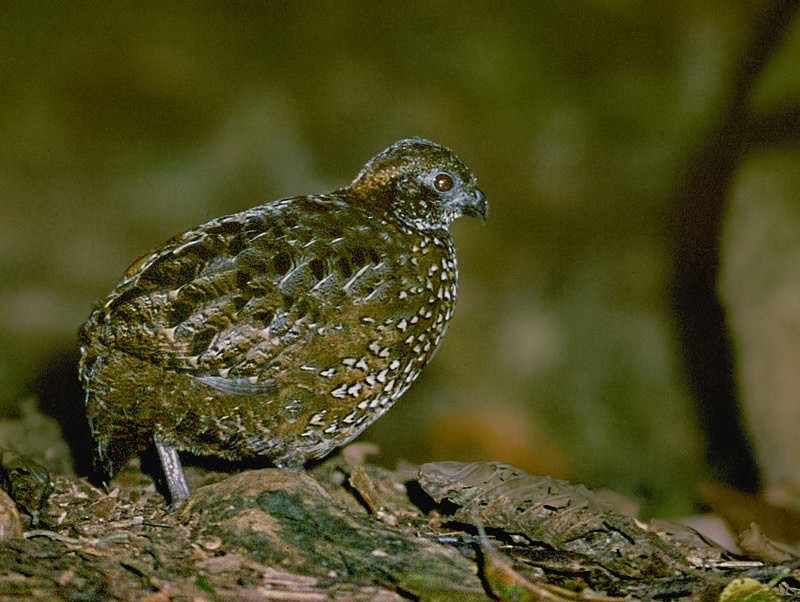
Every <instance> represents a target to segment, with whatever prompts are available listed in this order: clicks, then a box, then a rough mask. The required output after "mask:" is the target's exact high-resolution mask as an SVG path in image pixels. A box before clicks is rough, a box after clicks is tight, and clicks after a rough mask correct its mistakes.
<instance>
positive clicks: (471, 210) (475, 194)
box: [453, 188, 489, 222]
mask: <svg viewBox="0 0 800 602" xmlns="http://www.w3.org/2000/svg"><path fill="white" fill-rule="evenodd" d="M453 205H454V206H456V207H458V208H459V209H460V210H461V215H470V216H472V217H479V218H481V221H484V222H485V221H486V218H487V217H489V203H488V202H487V201H486V196H485V195H484V194H483V193H482V192H481V191H480V190H478V189H477V188H475V189H473V190H471V191H469V192H463V193H461V194H460V195H459V196H458V198H456V199H455V200H454V201H453Z"/></svg>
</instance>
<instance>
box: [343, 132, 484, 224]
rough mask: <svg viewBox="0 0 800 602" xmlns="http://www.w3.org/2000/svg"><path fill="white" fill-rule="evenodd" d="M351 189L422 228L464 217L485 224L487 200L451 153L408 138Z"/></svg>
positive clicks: (371, 163) (370, 164) (371, 164)
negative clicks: (476, 218) (476, 219)
mask: <svg viewBox="0 0 800 602" xmlns="http://www.w3.org/2000/svg"><path fill="white" fill-rule="evenodd" d="M348 188H349V189H350V190H351V191H352V192H354V193H356V194H357V195H358V197H359V198H361V199H363V200H362V202H364V203H368V204H370V205H373V206H375V208H376V209H382V210H384V211H387V212H390V213H392V214H393V215H395V216H396V217H398V218H400V219H401V220H402V221H404V222H406V223H407V224H409V225H413V226H414V227H416V228H422V229H436V228H443V227H447V226H448V225H449V224H450V222H452V221H453V220H454V219H456V218H458V217H461V216H462V215H471V216H474V217H480V218H481V219H483V220H485V219H486V217H487V215H488V213H489V205H488V203H487V202H486V197H485V196H484V195H483V193H482V192H481V191H480V189H478V185H477V182H476V181H475V176H474V175H472V172H471V171H470V170H469V168H467V166H466V165H464V163H463V162H462V161H461V159H459V158H458V157H457V156H456V155H455V154H454V153H453V151H451V150H450V149H448V148H445V147H443V146H440V145H438V144H436V143H434V142H431V141H430V140H425V139H423V138H408V139H406V140H400V141H399V142H395V143H394V144H393V145H392V146H390V147H389V148H387V149H386V150H385V151H383V152H382V153H380V154H379V155H377V156H375V157H374V158H373V159H371V160H370V161H369V162H368V163H367V164H366V165H365V166H364V168H363V169H362V170H361V172H360V173H359V174H358V176H357V177H356V179H355V180H353V182H352V184H350V186H348Z"/></svg>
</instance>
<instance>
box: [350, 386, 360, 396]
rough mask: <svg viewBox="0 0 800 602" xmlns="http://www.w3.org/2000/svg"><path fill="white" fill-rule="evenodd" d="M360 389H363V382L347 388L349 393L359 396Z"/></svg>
mask: <svg viewBox="0 0 800 602" xmlns="http://www.w3.org/2000/svg"><path fill="white" fill-rule="evenodd" d="M359 391H361V383H356V384H354V385H353V386H352V387H350V388H348V389H347V394H348V395H350V396H352V397H358V393H359Z"/></svg>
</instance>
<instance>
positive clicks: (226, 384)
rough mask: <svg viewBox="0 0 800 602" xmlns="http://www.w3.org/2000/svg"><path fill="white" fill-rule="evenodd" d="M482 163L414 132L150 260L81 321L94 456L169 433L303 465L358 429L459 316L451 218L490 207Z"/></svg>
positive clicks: (169, 441)
mask: <svg viewBox="0 0 800 602" xmlns="http://www.w3.org/2000/svg"><path fill="white" fill-rule="evenodd" d="M487 213H488V205H487V202H486V198H485V196H484V195H483V193H482V192H481V191H480V190H479V189H478V187H477V184H476V181H475V176H474V175H473V174H472V173H471V172H470V170H469V169H468V168H467V167H466V166H465V165H464V163H462V162H461V160H460V159H459V158H458V157H456V155H455V154H454V153H453V152H452V151H451V150H449V149H447V148H445V147H443V146H440V145H438V144H435V143H433V142H430V141H428V140H424V139H421V138H410V139H406V140H401V141H399V142H396V143H395V144H393V145H391V146H390V147H389V148H387V149H386V150H385V151H383V152H381V153H380V154H378V155H377V156H375V157H374V158H373V159H371V160H370V161H369V162H368V163H367V164H366V165H365V166H364V167H363V169H362V170H361V171H360V173H359V174H358V175H357V176H356V178H355V180H353V182H352V183H350V184H348V185H347V186H344V187H343V188H340V189H338V190H335V191H333V192H330V193H328V194H322V195H309V196H298V197H292V198H286V199H280V200H276V201H272V202H269V203H266V204H263V205H259V206H257V207H254V208H252V209H248V210H245V211H242V212H240V213H235V214H233V215H228V216H225V217H221V218H218V219H214V220H212V221H210V222H208V223H205V224H203V225H201V226H198V227H197V228H194V229H192V230H189V231H187V232H184V233H183V234H180V235H178V236H175V237H174V238H172V239H170V240H169V241H167V242H166V243H165V244H164V245H163V246H162V247H160V248H158V249H156V250H154V251H152V252H151V253H148V254H147V255H145V256H144V257H142V258H140V259H139V260H138V261H136V262H135V263H134V264H133V265H132V266H131V267H130V268H128V270H127V271H126V272H125V274H124V277H123V279H122V281H121V282H120V283H119V285H117V287H116V288H115V289H114V291H113V292H112V293H111V294H110V295H109V296H108V297H106V298H105V299H104V300H102V301H100V302H99V303H98V304H97V305H96V306H95V308H94V310H93V312H92V314H91V315H90V317H89V319H88V321H87V322H86V324H84V325H83V327H82V328H81V330H80V333H79V338H80V350H81V359H80V366H79V372H80V378H81V381H82V383H83V387H84V390H85V394H86V398H85V402H86V414H87V419H88V421H89V426H90V428H91V432H92V435H93V437H94V441H95V460H96V464H97V467H98V469H99V471H100V472H101V474H103V475H104V476H105V477H106V478H110V477H111V476H112V475H113V473H114V472H115V471H116V470H117V469H119V467H120V466H121V465H122V464H124V463H125V462H126V461H127V460H128V459H129V458H130V457H131V456H133V455H135V454H137V453H140V452H141V451H143V450H144V449H145V448H146V447H147V446H148V445H154V446H155V449H156V450H157V452H158V457H159V459H160V462H161V466H162V468H163V471H164V476H165V479H166V484H167V488H168V491H169V495H170V497H171V498H172V501H173V503H176V502H181V501H182V500H184V499H186V498H188V497H189V493H190V492H189V487H188V485H187V484H186V480H185V477H184V474H183V469H182V467H181V463H180V458H179V456H178V452H179V451H184V452H189V453H192V454H196V455H204V456H216V457H220V458H223V459H226V460H233V461H241V460H246V459H253V458H257V457H262V458H265V459H266V460H268V461H271V462H272V463H273V464H274V465H275V466H277V467H279V468H287V469H295V470H302V468H303V465H304V464H305V462H306V461H309V460H313V459H317V458H321V457H322V456H325V455H326V454H328V453H329V452H330V451H331V450H333V449H334V448H335V447H338V446H341V445H343V444H345V443H347V442H348V441H350V440H351V439H353V438H354V437H356V436H357V435H358V434H359V433H360V432H361V431H362V430H364V429H365V428H366V427H367V426H368V425H369V424H371V423H372V422H373V421H375V420H376V419H377V418H379V417H380V416H381V415H382V414H383V413H384V412H386V410H387V409H389V407H391V406H392V405H393V404H394V403H395V402H396V401H397V399H398V398H399V397H400V396H401V395H402V394H403V393H404V392H405V391H406V389H407V388H408V387H409V386H410V385H411V383H412V382H414V380H415V379H416V378H417V377H418V376H419V374H420V372H421V371H422V369H423V368H424V367H425V366H426V364H427V363H428V362H429V361H430V359H431V357H432V356H433V354H434V352H435V351H436V349H437V347H438V346H439V343H440V341H441V339H442V336H443V335H444V332H445V330H446V328H447V325H448V322H449V321H450V318H451V316H452V314H453V307H454V303H455V300H456V284H457V282H456V281H457V267H456V256H455V249H454V246H453V240H452V238H451V236H450V232H449V226H450V224H451V222H452V221H453V220H455V219H456V218H458V217H460V216H462V215H468V216H475V217H480V218H482V219H484V220H485V219H486V217H487Z"/></svg>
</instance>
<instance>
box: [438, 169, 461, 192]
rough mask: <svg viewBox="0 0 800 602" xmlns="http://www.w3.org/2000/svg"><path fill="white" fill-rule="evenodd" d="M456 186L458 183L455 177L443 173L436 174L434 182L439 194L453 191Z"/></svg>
mask: <svg viewBox="0 0 800 602" xmlns="http://www.w3.org/2000/svg"><path fill="white" fill-rule="evenodd" d="M455 185H456V181H455V180H454V179H453V176H451V175H450V174H449V173H446V172H443V171H442V172H439V173H438V174H436V178H434V180H433V186H434V188H436V190H438V191H439V192H447V191H448V190H452V189H453V186H455Z"/></svg>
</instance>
